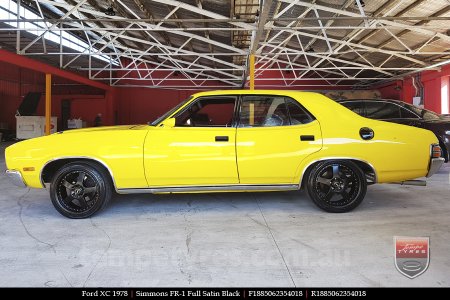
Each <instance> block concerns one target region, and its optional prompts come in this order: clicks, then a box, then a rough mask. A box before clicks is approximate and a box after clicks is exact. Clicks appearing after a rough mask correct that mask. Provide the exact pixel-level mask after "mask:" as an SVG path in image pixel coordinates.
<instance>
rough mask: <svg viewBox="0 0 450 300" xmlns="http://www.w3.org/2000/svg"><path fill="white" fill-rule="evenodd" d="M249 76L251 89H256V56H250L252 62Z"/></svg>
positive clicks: (250, 62)
mask: <svg viewBox="0 0 450 300" xmlns="http://www.w3.org/2000/svg"><path fill="white" fill-rule="evenodd" d="M249 67H250V68H249V73H250V74H249V75H250V89H251V90H254V89H255V55H254V54H250V61H249Z"/></svg>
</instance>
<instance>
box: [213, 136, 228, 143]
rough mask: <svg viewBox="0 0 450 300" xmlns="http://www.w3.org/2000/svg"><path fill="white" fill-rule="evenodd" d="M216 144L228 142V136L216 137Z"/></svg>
mask: <svg viewBox="0 0 450 300" xmlns="http://www.w3.org/2000/svg"><path fill="white" fill-rule="evenodd" d="M216 142H228V136H226V135H218V136H216Z"/></svg>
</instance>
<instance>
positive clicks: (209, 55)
mask: <svg viewBox="0 0 450 300" xmlns="http://www.w3.org/2000/svg"><path fill="white" fill-rule="evenodd" d="M449 49H450V3H449V1H448V0H393V1H391V0H375V1H367V0H366V1H363V0H334V1H332V0H311V1H301V0H264V1H263V0H226V1H219V0H183V1H175V0H107V1H100V0H80V1H73V0H22V1H14V0H2V1H1V2H0V70H1V71H0V133H1V134H0V149H1V150H0V153H1V155H0V173H1V175H0V190H1V193H0V207H1V209H0V214H1V216H2V220H3V222H1V224H0V247H1V249H2V250H1V251H0V261H1V265H2V268H1V269H0V286H21V287H25V286H32V287H94V286H130V287H132V286H157V287H164V286H180V287H181V286H197V287H198V286H287V287H302V286H371V287H372V286H373V287H384V286H408V287H412V286H414V287H416V286H433V287H444V286H446V287H448V286H450V280H449V277H448V274H450V257H449V255H448V253H449V252H450V219H449V218H448V215H449V213H450V203H449V198H450V197H449V192H450V175H449V174H450V164H449V163H446V164H445V165H444V166H443V167H442V168H441V169H440V171H439V172H438V174H436V175H435V176H433V177H432V178H429V179H427V182H428V184H427V186H426V187H422V186H404V185H395V184H383V185H375V186H370V187H369V189H368V194H367V197H366V198H365V200H364V202H363V203H362V205H361V206H359V207H358V208H357V209H356V210H355V211H352V212H350V213H345V214H328V213H324V212H322V211H320V210H318V209H317V208H316V207H315V206H314V204H313V203H311V201H309V199H308V197H307V195H306V193H305V192H304V191H300V192H283V193H224V194H186V195H181V194H169V195H115V196H114V199H113V201H112V203H111V204H110V205H109V208H108V209H107V210H104V211H102V212H101V213H99V214H98V215H96V216H95V217H93V218H90V219H84V220H70V219H66V218H64V217H62V216H61V215H59V214H58V212H56V211H55V210H54V208H53V206H52V204H51V202H50V200H49V196H48V191H47V190H44V189H41V190H35V189H20V188H17V187H15V186H14V185H12V184H11V183H10V182H9V181H8V179H7V178H6V176H4V171H5V169H6V166H5V162H4V149H5V148H6V147H7V146H9V145H11V144H12V143H14V142H15V141H14V138H15V136H16V131H17V128H16V126H17V124H16V112H17V110H18V108H19V107H20V105H21V103H22V102H23V100H24V98H25V97H26V96H27V95H28V94H29V93H40V101H39V102H38V103H36V105H37V106H36V109H35V111H34V112H33V114H34V115H36V116H45V117H46V120H47V121H49V118H50V117H51V116H55V117H57V122H56V123H55V124H54V126H55V127H56V128H55V130H57V131H59V130H67V129H68V123H67V120H68V119H76V120H82V123H81V124H82V126H83V127H92V126H95V125H98V119H97V118H98V116H101V125H121V124H145V123H147V122H148V121H149V120H152V119H155V118H156V117H157V116H160V115H162V114H163V113H164V112H166V111H167V110H169V109H170V108H172V107H174V106H175V105H176V104H178V103H179V102H181V101H182V100H184V99H186V98H187V97H189V95H191V94H193V93H195V92H199V91H207V90H218V89H223V90H227V89H277V90H278V89H289V90H304V91H316V92H319V93H323V94H325V95H327V96H329V97H330V98H333V99H335V100H338V99H350V98H387V99H396V100H401V101H404V102H407V103H413V101H418V102H417V103H418V104H420V105H423V107H424V108H426V109H428V110H431V111H434V112H436V113H439V114H449V110H450V103H449V102H450V101H449V94H450V82H449V78H450V51H449ZM47 129H48V127H47ZM93 146H95V145H93ZM394 236H419V237H420V236H426V237H430V240H431V244H430V249H431V250H430V251H431V260H430V264H429V268H428V270H427V271H426V272H425V273H423V274H422V275H421V276H420V277H418V278H416V279H414V280H411V279H409V278H406V277H405V276H403V275H401V274H400V273H399V272H398V271H397V270H396V268H395V264H394V247H393V237H394Z"/></svg>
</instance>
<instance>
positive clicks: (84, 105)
mask: <svg viewBox="0 0 450 300" xmlns="http://www.w3.org/2000/svg"><path fill="white" fill-rule="evenodd" d="M0 70H2V72H0V123H3V124H1V125H0V127H4V126H5V125H4V124H5V123H6V127H8V128H9V129H12V130H14V129H15V127H16V120H15V114H16V111H17V108H18V107H19V105H20V103H21V102H22V100H23V98H24V97H25V95H26V94H27V93H28V92H41V93H42V97H41V100H40V102H39V105H38V108H37V111H36V115H40V116H43V115H44V114H45V96H44V92H45V75H44V74H42V73H39V72H34V71H30V70H26V69H22V68H18V67H16V66H14V65H11V64H7V63H3V62H0ZM52 84H53V85H52V116H56V117H58V120H59V121H60V119H61V101H62V100H63V99H68V100H71V101H72V103H71V113H72V116H71V117H73V118H77V117H81V118H82V119H83V120H86V121H87V125H89V126H92V125H93V121H94V118H95V116H96V115H97V113H102V115H103V116H105V117H109V115H108V109H107V107H108V105H107V99H106V95H105V92H104V91H102V90H100V89H96V88H91V87H88V86H85V85H80V84H76V83H74V82H71V81H67V80H64V79H61V78H58V77H53V78H52ZM108 121H109V120H108ZM58 128H61V123H60V122H58Z"/></svg>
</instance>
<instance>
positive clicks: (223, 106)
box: [5, 90, 444, 218]
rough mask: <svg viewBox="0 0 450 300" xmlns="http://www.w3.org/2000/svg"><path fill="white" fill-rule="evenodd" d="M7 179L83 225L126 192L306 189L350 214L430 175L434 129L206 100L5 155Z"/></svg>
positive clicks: (307, 104)
mask: <svg viewBox="0 0 450 300" xmlns="http://www.w3.org/2000/svg"><path fill="white" fill-rule="evenodd" d="M5 155H6V164H7V168H8V170H7V171H6V172H7V175H8V176H9V177H11V178H12V179H13V181H14V182H16V183H17V184H18V185H20V186H29V187H33V188H44V187H47V188H48V187H49V189H50V196H51V199H52V202H53V205H54V206H55V208H56V209H57V210H58V211H59V212H60V213H61V214H63V215H64V216H66V217H69V218H86V217H89V216H91V215H93V214H94V213H96V212H97V211H99V210H100V209H102V208H103V207H105V206H106V205H107V203H108V201H109V200H110V198H111V195H112V193H113V191H114V190H115V191H116V192H117V193H120V194H126V193H182V192H189V193H191V192H230V191H286V190H298V189H300V188H301V187H305V188H306V189H307V191H308V193H309V195H310V197H311V198H312V200H313V201H314V202H315V203H316V204H317V205H318V206H319V207H320V208H322V209H324V210H325V211H328V212H347V211H350V210H352V209H354V208H355V207H357V206H358V205H359V204H360V203H361V201H362V200H363V198H364V196H365V194H366V189H367V185H368V184H373V183H384V182H401V181H406V180H409V179H413V178H417V177H422V176H431V175H433V174H434V173H435V172H436V171H437V170H438V169H439V167H440V166H441V165H442V163H443V161H444V159H443V158H441V157H440V155H441V149H440V147H439V143H438V140H437V139H436V136H435V135H434V134H433V133H432V132H431V131H428V130H423V129H418V128H415V127H409V126H404V125H399V124H393V123H387V122H382V121H376V120H370V119H366V118H363V117H361V116H359V115H357V114H355V113H353V112H352V111H350V110H348V109H347V108H345V107H343V106H342V105H340V104H338V103H336V102H334V101H333V100H331V99H329V98H327V97H325V96H323V95H320V94H316V93H308V92H295V91H272V90H268V91H263V90H254V91H250V90H232V91H214V92H203V93H198V94H195V95H193V96H192V97H191V98H189V99H188V100H186V101H184V102H182V103H180V104H179V105H178V106H177V107H175V108H173V109H172V110H171V111H169V112H167V113H166V114H165V115H163V116H161V117H160V118H158V119H157V120H155V121H153V122H151V123H149V124H148V125H135V126H114V127H100V128H89V129H80V130H70V131H64V132H58V133H55V134H52V135H50V136H46V137H40V138H35V139H31V140H27V141H22V142H19V143H16V144H14V145H12V146H10V147H8V148H7V149H6V154H5Z"/></svg>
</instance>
